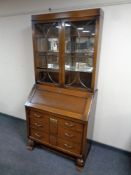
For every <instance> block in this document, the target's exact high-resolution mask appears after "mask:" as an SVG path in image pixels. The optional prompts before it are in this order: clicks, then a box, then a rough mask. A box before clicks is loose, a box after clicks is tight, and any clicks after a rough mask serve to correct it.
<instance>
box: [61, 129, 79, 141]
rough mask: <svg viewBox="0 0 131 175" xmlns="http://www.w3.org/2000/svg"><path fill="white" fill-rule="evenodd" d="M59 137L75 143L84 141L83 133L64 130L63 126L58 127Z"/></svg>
mask: <svg viewBox="0 0 131 175" xmlns="http://www.w3.org/2000/svg"><path fill="white" fill-rule="evenodd" d="M58 137H60V138H62V139H64V140H68V141H72V142H75V143H81V141H82V133H80V132H76V131H73V130H71V129H68V128H63V127H62V126H59V127H58Z"/></svg>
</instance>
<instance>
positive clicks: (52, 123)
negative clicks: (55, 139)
mask: <svg viewBox="0 0 131 175" xmlns="http://www.w3.org/2000/svg"><path fill="white" fill-rule="evenodd" d="M57 132H58V123H57V119H56V118H52V117H50V134H54V135H56V134H57Z"/></svg>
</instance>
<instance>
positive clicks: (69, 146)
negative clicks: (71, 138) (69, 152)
mask: <svg viewBox="0 0 131 175" xmlns="http://www.w3.org/2000/svg"><path fill="white" fill-rule="evenodd" d="M64 146H65V147H66V148H69V149H71V148H73V147H72V146H71V145H68V144H66V143H65V144H64Z"/></svg>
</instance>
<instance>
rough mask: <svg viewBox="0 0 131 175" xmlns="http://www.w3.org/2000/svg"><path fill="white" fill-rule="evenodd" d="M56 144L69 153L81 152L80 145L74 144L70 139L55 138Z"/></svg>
mask: <svg viewBox="0 0 131 175" xmlns="http://www.w3.org/2000/svg"><path fill="white" fill-rule="evenodd" d="M57 146H58V147H60V148H62V149H64V150H66V151H68V152H71V153H76V154H80V153H81V145H80V144H75V143H72V142H70V141H66V140H63V139H58V140H57Z"/></svg>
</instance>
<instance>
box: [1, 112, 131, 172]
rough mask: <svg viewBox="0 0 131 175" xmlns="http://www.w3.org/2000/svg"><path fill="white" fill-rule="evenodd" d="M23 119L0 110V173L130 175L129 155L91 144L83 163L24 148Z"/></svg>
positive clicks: (38, 149)
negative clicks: (83, 165) (80, 164)
mask: <svg viewBox="0 0 131 175" xmlns="http://www.w3.org/2000/svg"><path fill="white" fill-rule="evenodd" d="M26 142H27V139H26V123H25V121H24V120H21V119H16V118H14V117H10V116H7V115H4V114H0V175H131V155H129V154H124V153H121V152H118V151H114V150H111V149H108V148H106V147H102V146H100V145H97V144H93V145H92V147H91V150H90V153H89V155H88V158H87V160H86V164H85V167H84V168H82V169H79V168H78V167H76V166H75V163H74V161H72V160H69V159H67V158H65V157H63V156H59V155H57V154H55V153H52V152H50V151H48V150H44V149H41V148H39V147H37V148H35V149H34V150H33V151H29V150H27V148H26Z"/></svg>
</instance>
